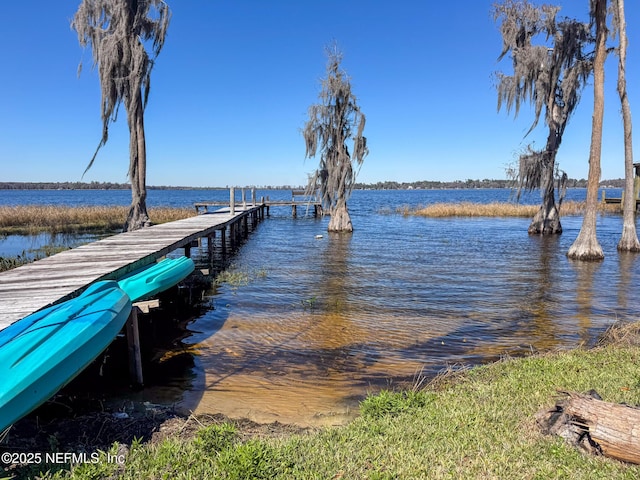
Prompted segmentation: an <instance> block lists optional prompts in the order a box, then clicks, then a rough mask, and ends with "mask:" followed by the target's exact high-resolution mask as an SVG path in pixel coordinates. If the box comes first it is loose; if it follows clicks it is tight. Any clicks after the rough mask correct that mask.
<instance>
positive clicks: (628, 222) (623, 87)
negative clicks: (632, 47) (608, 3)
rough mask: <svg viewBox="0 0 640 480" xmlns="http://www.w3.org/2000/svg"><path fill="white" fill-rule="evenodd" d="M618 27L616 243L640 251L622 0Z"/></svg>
mask: <svg viewBox="0 0 640 480" xmlns="http://www.w3.org/2000/svg"><path fill="white" fill-rule="evenodd" d="M616 8H617V9H618V28H619V30H620V54H619V55H620V57H619V59H618V94H619V95H620V103H621V104H622V122H623V126H624V191H625V195H624V203H623V205H622V209H623V212H624V213H623V225H622V237H621V238H620V242H619V243H618V250H619V251H621V252H640V241H638V234H637V232H636V216H635V212H636V200H635V196H634V195H633V193H634V188H633V187H634V185H633V183H634V182H633V180H634V178H633V142H632V136H631V107H630V106H629V98H628V96H627V78H626V73H625V71H626V67H627V22H626V20H625V15H624V0H617V4H616Z"/></svg>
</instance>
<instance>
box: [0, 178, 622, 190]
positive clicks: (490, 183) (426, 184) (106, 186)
mask: <svg viewBox="0 0 640 480" xmlns="http://www.w3.org/2000/svg"><path fill="white" fill-rule="evenodd" d="M567 186H568V187H569V188H586V186H587V181H586V180H585V179H583V178H582V179H580V180H575V179H569V180H568V181H567ZM600 186H601V187H615V188H623V187H624V179H622V178H617V179H613V180H603V181H601V182H600ZM513 187H514V183H513V182H512V181H511V180H489V179H487V178H485V179H484V180H471V179H467V180H464V181H463V180H456V181H454V182H438V181H432V180H421V181H418V182H394V181H386V182H377V183H356V184H355V186H354V188H355V189H357V190H410V189H422V190H445V189H462V188H513ZM147 188H149V189H151V190H201V189H204V188H206V189H223V188H224V189H226V188H228V187H170V186H148V187H147ZM260 188H264V189H268V190H280V189H285V190H289V189H292V188H293V189H298V188H304V187H291V186H290V185H284V186H271V185H268V186H265V187H260ZM130 189H131V185H130V184H128V183H112V182H0V190H130Z"/></svg>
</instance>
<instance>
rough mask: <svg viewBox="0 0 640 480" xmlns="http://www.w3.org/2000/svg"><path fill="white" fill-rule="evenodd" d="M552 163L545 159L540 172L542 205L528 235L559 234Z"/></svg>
mask: <svg viewBox="0 0 640 480" xmlns="http://www.w3.org/2000/svg"><path fill="white" fill-rule="evenodd" d="M554 163H555V162H554V161H553V160H550V159H547V160H545V165H544V167H543V171H542V181H541V187H542V191H543V196H542V205H540V210H538V212H537V213H536V214H535V216H534V217H533V220H532V221H531V225H529V230H528V232H529V233H530V234H542V235H550V234H560V233H562V225H561V224H560V212H558V207H557V206H556V200H555V193H554V185H553V170H554V168H553V165H554Z"/></svg>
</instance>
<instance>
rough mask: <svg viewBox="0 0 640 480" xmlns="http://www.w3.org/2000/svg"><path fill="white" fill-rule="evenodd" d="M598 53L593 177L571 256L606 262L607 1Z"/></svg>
mask: <svg viewBox="0 0 640 480" xmlns="http://www.w3.org/2000/svg"><path fill="white" fill-rule="evenodd" d="M595 20H596V54H595V59H594V62H593V119H592V125H591V149H590V152H589V178H588V180H587V201H586V205H585V214H584V218H583V219H582V228H581V229H580V233H579V234H578V238H576V240H575V242H573V245H571V247H570V248H569V252H568V253H567V256H568V257H569V258H572V259H575V260H602V259H603V258H604V252H603V251H602V247H601V246H600V243H599V242H598V237H597V236H596V219H597V218H596V217H597V210H598V188H599V186H600V156H601V151H602V119H603V117H604V61H605V58H606V56H607V52H606V44H605V42H606V37H607V7H606V0H596V8H595Z"/></svg>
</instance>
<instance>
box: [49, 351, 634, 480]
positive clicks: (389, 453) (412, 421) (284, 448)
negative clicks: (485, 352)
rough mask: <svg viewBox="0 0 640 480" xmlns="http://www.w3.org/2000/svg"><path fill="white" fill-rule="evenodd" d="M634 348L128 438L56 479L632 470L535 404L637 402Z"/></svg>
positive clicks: (623, 473)
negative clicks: (560, 434) (561, 394)
mask: <svg viewBox="0 0 640 480" xmlns="http://www.w3.org/2000/svg"><path fill="white" fill-rule="evenodd" d="M639 362H640V348H638V347H637V346H605V347H598V348H596V349H593V350H589V351H585V350H580V349H577V350H572V351H567V352H560V353H554V354H548V355H542V356H532V357H528V358H522V359H515V360H514V359H510V360H505V361H501V362H498V363H494V364H491V365H488V366H484V367H479V368H474V369H471V370H467V371H464V372H462V373H458V374H454V375H452V376H448V377H447V376H445V377H444V378H441V379H439V380H437V381H435V382H432V383H431V384H429V385H428V386H427V387H426V388H424V389H417V388H416V389H413V390H410V391H404V392H391V391H384V392H381V393H380V394H378V395H375V396H371V397H369V398H367V399H366V400H365V401H363V402H362V404H361V415H360V416H359V417H358V418H357V419H355V420H354V421H353V422H351V423H350V424H349V425H347V426H344V427H332V428H327V429H323V430H319V431H315V432H312V433H309V434H302V435H300V434H298V435H293V436H291V435H289V436H283V437H278V438H267V439H256V438H249V439H243V438H242V437H241V436H240V435H238V434H237V432H236V431H235V429H234V427H233V426H231V425H229V424H220V425H217V426H214V427H206V428H205V429H204V430H201V431H200V432H199V433H197V434H196V435H195V437H192V438H186V439H185V438H177V437H174V438H169V439H166V440H163V441H162V442H160V443H156V444H146V445H143V444H136V445H134V446H132V447H131V449H130V452H129V456H128V457H127V460H126V462H125V464H124V465H117V464H106V463H105V462H102V463H100V464H98V465H91V464H86V465H80V466H78V467H76V468H74V469H73V470H72V471H71V472H59V473H58V474H56V475H55V476H56V478H77V479H80V478H82V479H84V478H105V477H107V476H109V475H118V477H119V478H128V479H136V480H137V479H142V478H145V479H146V478H158V479H160V478H177V479H188V478H222V479H241V478H243V479H248V478H282V479H291V478H296V479H332V478H336V479H337V478H341V479H342V478H344V479H420V478H438V479H439V478H445V479H446V478H465V479H476V478H477V479H511V478H518V479H521V478H524V479H538V478H539V479H555V478H557V479H561V478H585V479H586V478H589V479H590V478H607V479H635V478H639V477H640V467H638V466H631V465H626V464H622V463H620V462H617V461H614V460H611V459H607V458H603V457H593V456H588V455H586V454H583V453H581V452H580V451H578V450H576V449H575V448H573V447H571V446H569V445H566V444H565V443H563V441H562V440H561V439H559V438H556V437H548V436H544V435H542V434H541V433H540V431H539V429H538V427H537V426H536V424H535V420H534V415H535V413H536V412H538V411H539V410H540V409H542V408H550V407H552V406H553V405H554V404H555V402H556V400H557V398H558V393H557V392H558V389H563V390H571V391H581V392H582V391H588V390H590V389H595V390H597V391H598V393H600V395H601V396H602V397H603V398H604V399H605V400H607V401H613V402H626V403H628V404H631V405H636V404H638V403H640V368H638V364H639Z"/></svg>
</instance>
